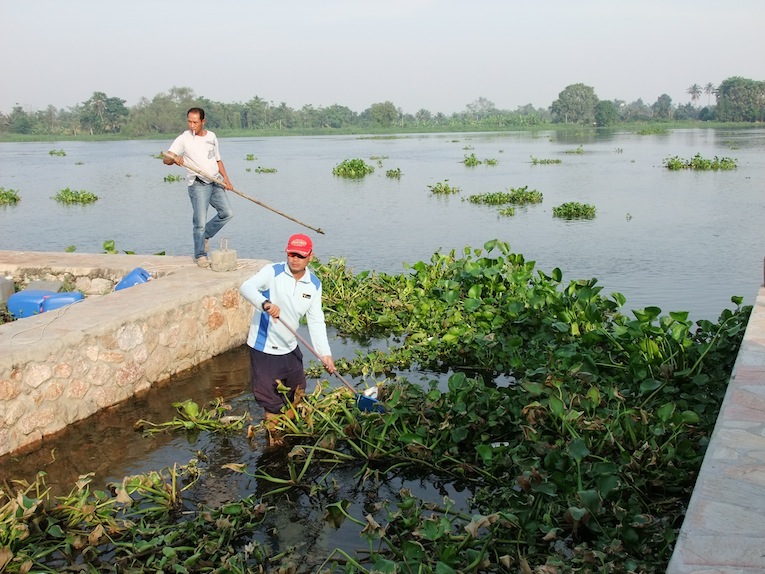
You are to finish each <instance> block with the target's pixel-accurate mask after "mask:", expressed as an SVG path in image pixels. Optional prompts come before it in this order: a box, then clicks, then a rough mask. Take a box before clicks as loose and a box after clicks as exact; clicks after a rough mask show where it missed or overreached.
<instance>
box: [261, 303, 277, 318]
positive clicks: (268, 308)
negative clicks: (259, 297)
mask: <svg viewBox="0 0 765 574" xmlns="http://www.w3.org/2000/svg"><path fill="white" fill-rule="evenodd" d="M263 311H264V312H265V313H268V314H269V315H271V316H272V317H273V318H274V319H278V318H279V313H281V309H280V308H279V305H274V304H273V303H271V301H266V302H265V303H263Z"/></svg>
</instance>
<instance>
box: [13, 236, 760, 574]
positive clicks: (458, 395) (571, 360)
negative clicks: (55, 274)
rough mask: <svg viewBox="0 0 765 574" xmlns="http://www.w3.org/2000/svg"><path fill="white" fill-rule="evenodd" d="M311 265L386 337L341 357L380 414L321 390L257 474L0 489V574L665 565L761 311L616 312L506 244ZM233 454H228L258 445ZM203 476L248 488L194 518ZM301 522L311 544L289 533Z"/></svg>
mask: <svg viewBox="0 0 765 574" xmlns="http://www.w3.org/2000/svg"><path fill="white" fill-rule="evenodd" d="M313 265H314V267H315V269H316V271H317V274H319V275H320V276H321V277H322V284H323V288H324V303H325V310H326V318H327V322H328V323H329V324H330V325H331V326H332V327H333V328H334V329H336V330H337V332H338V333H339V335H340V336H342V337H348V338H350V339H353V340H359V341H369V340H371V339H379V340H382V341H385V342H386V344H385V345H383V346H382V347H375V346H373V347H371V348H369V349H368V350H367V351H365V352H362V351H359V352H358V353H357V354H356V356H355V357H354V358H351V359H345V358H339V359H338V360H337V361H336V365H337V367H338V369H340V371H341V372H343V373H348V374H350V375H353V376H355V377H361V378H362V380H363V381H364V382H366V383H367V384H370V383H371V384H373V385H374V386H376V387H377V389H378V399H379V400H380V401H381V402H382V404H383V405H384V407H385V408H384V412H374V413H364V412H360V411H359V410H358V409H357V408H356V407H355V402H354V397H353V396H352V395H351V393H349V392H348V391H347V390H345V388H339V389H333V388H332V387H330V385H329V383H328V381H326V380H322V381H319V382H318V383H317V385H316V388H315V391H314V392H313V393H311V394H309V395H307V396H306V397H304V399H303V400H302V401H301V402H300V403H299V404H297V405H295V406H290V407H288V408H286V409H285V411H284V413H283V414H282V415H280V416H279V417H278V418H277V419H276V423H277V428H278V430H280V431H281V432H282V433H284V434H283V437H284V439H285V446H284V447H283V448H282V449H281V450H276V451H272V452H271V453H269V454H268V456H265V455H264V456H263V457H261V458H260V459H258V462H257V464H255V465H251V464H246V463H244V462H236V461H231V460H228V461H226V462H225V463H224V464H221V463H217V464H216V462H217V459H215V458H214V457H216V456H219V453H218V451H219V450H220V449H219V448H210V449H208V450H206V451H205V452H198V456H197V458H196V459H195V460H193V461H190V462H189V464H188V465H185V466H181V467H178V466H173V467H172V468H169V469H164V470H161V471H156V472H149V473H146V474H143V475H138V476H129V477H126V478H125V479H123V480H121V481H117V482H114V483H112V484H110V486H109V490H108V492H97V491H91V490H90V489H89V481H88V479H87V477H83V478H82V480H81V481H80V482H78V485H77V488H76V489H75V490H73V491H72V493H71V495H69V496H67V497H65V498H63V499H61V502H60V504H59V503H58V502H56V503H53V504H51V503H50V501H49V499H46V495H45V486H44V484H43V483H40V482H38V483H37V484H33V485H18V489H17V490H3V491H2V492H0V524H2V525H3V526H4V528H0V549H2V550H1V551H0V552H2V553H0V559H2V560H4V562H5V567H6V570H7V571H8V572H14V573H16V572H28V571H35V572H37V571H41V572H51V571H61V570H62V569H75V568H76V569H78V570H82V571H88V572H114V571H126V572H127V571H131V572H133V571H142V569H143V571H146V570H151V571H168V572H169V571H172V572H236V573H240V572H241V573H244V572H294V573H296V574H297V573H301V574H302V573H303V572H305V573H308V572H344V573H359V574H361V573H365V574H366V573H368V572H373V571H375V572H423V573H434V572H440V573H451V572H478V571H480V572H489V573H504V572H524V573H528V572H540V573H541V572H546V573H552V572H555V573H556V574H574V573H579V572H608V573H612V572H614V573H625V574H626V573H628V572H644V573H648V574H659V573H661V572H665V571H666V567H667V563H668V560H669V556H670V554H671V552H672V547H673V543H674V541H675V539H676V537H677V532H678V528H679V526H680V524H681V522H682V519H683V514H684V511H685V508H686V506H687V504H688V500H689V497H690V493H691V491H692V489H693V486H694V481H695V476H696V473H697V472H698V469H699V467H700V464H701V460H702V458H703V455H704V451H705V447H706V444H707V442H708V440H709V436H710V434H711V432H712V430H713V428H714V423H715V419H716V416H717V412H718V410H719V406H720V402H721V401H722V397H723V396H724V394H725V390H726V384H727V380H728V378H729V377H730V372H731V369H732V366H733V363H734V361H735V358H736V354H737V351H738V347H739V345H740V342H741V338H742V337H743V333H744V329H745V327H746V322H747V319H748V316H749V313H750V311H751V307H742V306H741V298H738V297H733V298H732V299H731V301H732V303H734V308H733V309H732V310H729V309H726V310H724V311H723V312H722V313H721V314H720V317H719V318H718V319H717V321H716V322H713V321H709V320H700V321H697V322H696V323H695V324H694V323H693V322H691V321H690V320H689V319H688V313H685V312H670V313H669V314H667V315H662V313H661V310H660V309H658V308H656V307H646V308H643V309H637V310H634V311H631V312H624V311H623V306H624V304H625V302H626V299H625V298H624V296H623V295H621V294H619V293H611V294H610V295H608V296H606V295H604V294H603V293H602V287H601V286H600V285H598V283H597V280H596V279H588V280H569V281H564V280H563V273H562V271H561V270H560V269H558V268H555V269H552V270H550V271H543V270H540V269H536V267H535V264H534V263H533V262H530V261H526V260H525V258H524V257H523V255H521V254H519V253H514V252H513V251H511V249H510V246H509V245H508V244H507V243H504V242H501V241H496V240H494V241H490V242H487V243H486V244H485V245H484V246H483V249H473V248H470V247H465V248H464V250H463V251H462V252H461V253H460V254H457V253H456V252H455V251H451V252H448V253H441V252H438V253H434V254H433V256H432V257H431V258H430V260H429V261H419V262H417V263H414V264H412V265H408V266H407V267H406V270H405V272H404V273H400V274H385V273H375V272H369V271H362V272H360V273H355V272H354V271H353V270H351V269H349V268H348V267H347V265H346V264H345V261H344V260H342V259H330V260H329V261H328V262H327V263H326V264H322V263H319V262H314V263H313ZM312 369H317V370H318V372H319V373H321V367H320V366H319V365H316V364H312V365H311V367H310V368H309V376H314V374H313V371H312ZM441 372H443V373H448V375H447V376H445V377H442V378H440V379H439V378H437V376H436V373H441ZM418 373H419V379H420V380H418V381H415V380H413V379H414V377H418ZM316 376H321V374H319V375H316ZM179 407H180V408H182V410H183V411H184V412H186V410H187V407H188V408H191V410H192V411H193V412H191V413H190V415H191V417H189V418H188V420H190V419H191V418H194V419H199V417H200V416H201V411H202V409H200V408H198V407H197V408H196V409H194V407H192V406H191V405H190V403H188V402H186V403H180V404H179ZM177 408H178V407H177ZM186 421H187V418H184V419H183V422H182V424H173V429H177V430H179V431H181V432H186ZM171 422H172V421H171ZM168 430H170V429H168ZM201 432H202V434H205V433H207V434H212V433H210V431H207V430H202V431H201ZM236 438H237V435H236V434H226V435H225V437H224V440H225V441H226V444H227V445H229V446H230V445H231V443H233V441H235V440H236ZM239 439H240V440H245V439H244V438H243V437H239ZM208 443H209V441H202V442H201V444H208ZM238 444H239V446H240V448H237V447H236V446H235V447H234V448H227V449H226V450H228V451H230V453H233V454H234V455H236V454H237V453H239V454H241V453H242V452H244V451H248V450H250V449H249V448H247V447H246V446H242V445H241V443H238ZM200 448H201V447H200ZM208 461H209V462H208ZM214 461H215V462H214ZM206 477H211V478H212V479H214V481H215V482H217V483H224V482H226V481H227V479H232V480H235V479H237V478H240V477H241V478H243V480H242V481H241V482H240V484H243V485H247V486H246V487H245V488H244V489H243V492H242V494H241V496H239V497H232V498H230V499H227V500H224V501H222V502H220V503H219V504H218V505H217V506H215V507H209V506H205V505H202V504H199V503H197V504H192V501H194V500H195V499H194V496H195V492H197V491H198V490H199V489H201V487H202V484H203V483H204V481H205V479H206ZM407 481H408V482H407ZM426 481H431V482H430V483H429V484H431V485H432V487H431V488H430V489H428V488H426V487H425V486H424V484H425V483H426ZM211 482H212V481H211ZM251 485H252V486H251ZM406 485H409V486H406ZM248 488H249V490H247V489H248ZM253 491H254V492H253ZM298 527H302V528H304V530H303V531H301V532H305V537H304V538H303V539H300V540H299V544H289V543H287V542H285V541H284V540H283V539H282V538H281V534H282V531H283V530H287V529H295V528H298ZM356 535H357V537H356ZM333 536H334V538H333ZM305 539H308V542H309V543H307V544H304V542H306V540H305ZM318 540H322V541H326V540H330V541H332V542H330V543H329V544H328V545H327V546H326V547H325V546H322V545H320V544H317V543H316V541H318ZM280 541H281V542H280ZM301 548H302V549H303V551H302V553H301Z"/></svg>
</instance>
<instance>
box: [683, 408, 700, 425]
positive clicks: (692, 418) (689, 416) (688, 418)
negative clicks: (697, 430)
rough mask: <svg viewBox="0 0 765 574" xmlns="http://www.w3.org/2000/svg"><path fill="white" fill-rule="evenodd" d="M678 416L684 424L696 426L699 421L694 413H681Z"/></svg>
mask: <svg viewBox="0 0 765 574" xmlns="http://www.w3.org/2000/svg"><path fill="white" fill-rule="evenodd" d="M680 416H681V417H682V420H683V422H684V423H686V424H696V423H698V422H699V421H700V420H701V419H700V418H699V415H698V414H697V413H695V412H694V411H683V412H682V414H681V415H680Z"/></svg>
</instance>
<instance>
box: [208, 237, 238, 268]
mask: <svg viewBox="0 0 765 574" xmlns="http://www.w3.org/2000/svg"><path fill="white" fill-rule="evenodd" d="M210 268H211V269H212V270H213V271H236V251H234V250H229V248H228V241H227V240H224V241H222V242H221V246H220V249H219V250H218V251H210Z"/></svg>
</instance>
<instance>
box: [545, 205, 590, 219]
mask: <svg viewBox="0 0 765 574" xmlns="http://www.w3.org/2000/svg"><path fill="white" fill-rule="evenodd" d="M595 211H596V210H595V206H594V205H590V204H588V203H579V202H578V201H569V202H567V203H563V204H561V205H559V206H557V207H553V217H560V218H562V219H593V218H594V217H595Z"/></svg>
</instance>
